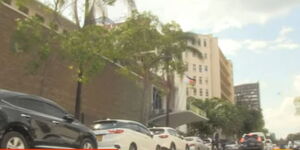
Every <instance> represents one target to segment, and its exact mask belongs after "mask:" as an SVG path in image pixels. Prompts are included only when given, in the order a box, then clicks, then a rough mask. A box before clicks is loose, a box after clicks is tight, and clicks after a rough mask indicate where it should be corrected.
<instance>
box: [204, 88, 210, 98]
mask: <svg viewBox="0 0 300 150" xmlns="http://www.w3.org/2000/svg"><path fill="white" fill-rule="evenodd" d="M205 95H206V96H207V97H208V96H209V93H208V89H206V90H205Z"/></svg>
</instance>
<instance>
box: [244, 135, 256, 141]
mask: <svg viewBox="0 0 300 150" xmlns="http://www.w3.org/2000/svg"><path fill="white" fill-rule="evenodd" d="M257 137H258V136H257V135H245V137H244V138H245V140H247V139H250V138H255V139H256V138H257Z"/></svg>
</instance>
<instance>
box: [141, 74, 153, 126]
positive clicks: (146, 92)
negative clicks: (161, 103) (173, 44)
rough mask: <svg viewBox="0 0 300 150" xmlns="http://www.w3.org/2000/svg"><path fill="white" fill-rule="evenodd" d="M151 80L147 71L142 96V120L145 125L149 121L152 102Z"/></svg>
mask: <svg viewBox="0 0 300 150" xmlns="http://www.w3.org/2000/svg"><path fill="white" fill-rule="evenodd" d="M150 91H151V82H150V79H149V74H148V73H146V74H145V76H144V78H143V96H142V102H141V104H142V107H141V120H142V123H144V124H145V125H148V121H149V110H150V104H151V98H150V97H151V95H150Z"/></svg>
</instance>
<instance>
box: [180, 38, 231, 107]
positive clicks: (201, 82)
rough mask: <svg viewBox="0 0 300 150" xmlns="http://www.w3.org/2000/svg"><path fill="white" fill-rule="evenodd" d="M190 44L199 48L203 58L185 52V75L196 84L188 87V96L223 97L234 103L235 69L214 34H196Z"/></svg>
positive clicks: (202, 97) (200, 97)
mask: <svg viewBox="0 0 300 150" xmlns="http://www.w3.org/2000/svg"><path fill="white" fill-rule="evenodd" d="M189 44H190V45H192V46H193V47H195V48H197V49H199V51H200V52H201V53H202V55H203V58H202V59H201V58H199V57H197V56H196V55H195V54H193V53H191V52H187V53H185V54H184V56H183V57H184V61H185V62H186V64H187V68H188V70H187V72H186V73H185V75H186V76H187V77H189V78H190V79H194V84H193V85H189V86H187V87H186V95H187V97H189V96H192V97H195V98H199V99H207V98H213V97H217V98H222V99H225V100H229V101H231V102H232V103H234V87H233V70H232V64H231V62H230V60H228V59H226V57H225V56H224V55H223V53H222V51H221V49H220V48H219V45H218V39H217V38H216V37H213V36H212V35H195V38H194V40H191V41H190V43H189Z"/></svg>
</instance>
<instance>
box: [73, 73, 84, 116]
mask: <svg viewBox="0 0 300 150" xmlns="http://www.w3.org/2000/svg"><path fill="white" fill-rule="evenodd" d="M82 75H83V74H82V71H80V72H79V73H78V79H77V89H76V101H75V113H74V115H75V118H76V119H78V120H79V119H80V113H81V93H82V81H81V80H79V79H82Z"/></svg>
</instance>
